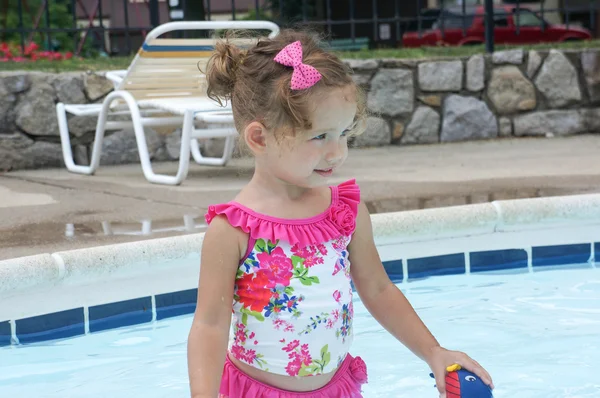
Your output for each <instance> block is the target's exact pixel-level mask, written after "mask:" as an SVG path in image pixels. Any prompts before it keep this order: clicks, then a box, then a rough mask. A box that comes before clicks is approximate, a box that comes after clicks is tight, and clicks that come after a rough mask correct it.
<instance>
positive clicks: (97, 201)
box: [0, 135, 600, 260]
mask: <svg viewBox="0 0 600 398" xmlns="http://www.w3.org/2000/svg"><path fill="white" fill-rule="evenodd" d="M599 154H600V135H585V136H573V137H568V138H553V139H546V138H541V139H534V138H526V139H525V138H520V139H503V140H494V141H475V142H473V141H472V142H464V143H453V144H442V145H424V146H402V147H383V148H372V149H355V150H352V151H351V155H350V157H349V159H348V161H347V163H346V165H345V166H344V167H343V169H342V170H340V173H339V174H338V176H337V181H343V180H345V179H348V178H356V179H357V181H358V183H359V184H360V185H361V188H362V191H363V197H364V199H365V200H366V201H367V203H368V205H369V207H370V208H371V211H372V212H389V211H400V210H413V209H419V208H431V207H444V206H451V205H461V204H470V203H482V202H488V201H493V200H499V199H515V198H530V197H545V196H560V195H569V194H580V193H591V192H600V156H599ZM175 169H176V164H175V163H162V164H156V165H155V170H156V171H159V172H163V173H171V174H174V172H175ZM251 173H252V161H251V159H235V160H234V161H232V162H231V164H230V165H228V166H227V167H225V168H214V167H202V166H198V165H194V164H192V166H191V167H190V172H189V174H188V177H187V179H186V180H185V181H184V182H183V184H182V185H181V186H178V187H172V186H162V185H154V184H150V183H148V182H147V181H146V180H145V179H144V177H143V175H142V171H141V167H140V165H139V164H133V165H125V166H111V167H109V166H101V167H100V169H99V170H98V173H97V174H96V175H95V176H83V175H77V174H71V173H69V172H67V171H66V170H65V169H51V170H22V171H15V172H10V173H5V174H0V260H4V259H9V258H14V257H21V256H28V255H34V254H40V253H48V252H55V251H62V250H71V249H76V248H82V247H90V246H97V245H106V244H112V243H119V242H128V241H134V240H141V239H148V238H153V237H165V236H172V235H179V234H185V233H190V232H199V231H202V224H203V221H204V220H203V214H204V212H205V210H206V208H207V206H208V205H209V204H212V203H215V202H223V201H228V200H230V199H232V198H233V197H234V196H235V194H236V193H237V192H238V190H239V189H240V188H241V187H242V186H243V185H244V184H245V183H246V181H248V179H249V178H250V177H251Z"/></svg>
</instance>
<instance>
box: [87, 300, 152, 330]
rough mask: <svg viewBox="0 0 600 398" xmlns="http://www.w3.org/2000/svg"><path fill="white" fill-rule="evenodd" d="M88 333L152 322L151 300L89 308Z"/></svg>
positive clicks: (120, 302)
mask: <svg viewBox="0 0 600 398" xmlns="http://www.w3.org/2000/svg"><path fill="white" fill-rule="evenodd" d="M89 319H90V332H98V331H101V330H106V329H115V328H120V327H122V326H130V325H137V324H138V323H145V322H150V321H152V298H151V297H141V298H137V299H133V300H126V301H119V302H116V303H109V304H102V305H96V306H94V307H90V308H89Z"/></svg>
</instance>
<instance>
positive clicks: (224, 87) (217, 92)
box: [206, 41, 244, 104]
mask: <svg viewBox="0 0 600 398" xmlns="http://www.w3.org/2000/svg"><path fill="white" fill-rule="evenodd" d="M243 56H244V54H243V53H242V51H241V50H240V49H239V48H238V47H236V46H235V45H233V44H231V43H229V42H227V41H217V43H216V45H215V52H214V54H213V55H212V56H211V57H210V59H209V60H208V63H207V65H206V81H207V85H208V87H207V93H208V97H209V98H211V99H213V100H215V101H217V102H219V103H220V104H222V102H221V100H223V99H224V100H230V99H231V94H232V92H233V87H234V85H235V81H236V73H237V69H238V67H239V65H240V64H241V61H242V59H243Z"/></svg>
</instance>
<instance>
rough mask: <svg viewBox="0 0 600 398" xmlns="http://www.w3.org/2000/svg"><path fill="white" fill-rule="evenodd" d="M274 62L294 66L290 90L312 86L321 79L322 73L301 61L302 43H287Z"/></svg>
mask: <svg viewBox="0 0 600 398" xmlns="http://www.w3.org/2000/svg"><path fill="white" fill-rule="evenodd" d="M274 60H275V62H277V63H280V64H282V65H285V66H291V67H293V68H294V72H293V73H292V82H291V84H290V87H291V89H292V90H303V89H305V88H309V87H312V86H313V85H314V84H315V83H316V82H318V81H319V80H321V77H322V75H321V74H320V73H319V71H318V70H316V69H315V68H314V67H312V66H310V65H306V64H304V63H302V44H301V43H300V41H295V42H293V43H291V44H288V45H287V46H285V47H284V48H283V50H281V51H280V52H279V54H277V56H276V57H275V58H274Z"/></svg>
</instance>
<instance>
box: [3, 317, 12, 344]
mask: <svg viewBox="0 0 600 398" xmlns="http://www.w3.org/2000/svg"><path fill="white" fill-rule="evenodd" d="M10 338H11V333H10V323H9V322H8V321H4V322H0V347H2V346H5V345H10Z"/></svg>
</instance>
